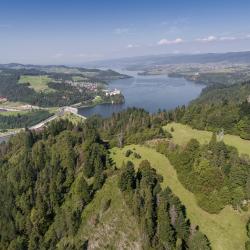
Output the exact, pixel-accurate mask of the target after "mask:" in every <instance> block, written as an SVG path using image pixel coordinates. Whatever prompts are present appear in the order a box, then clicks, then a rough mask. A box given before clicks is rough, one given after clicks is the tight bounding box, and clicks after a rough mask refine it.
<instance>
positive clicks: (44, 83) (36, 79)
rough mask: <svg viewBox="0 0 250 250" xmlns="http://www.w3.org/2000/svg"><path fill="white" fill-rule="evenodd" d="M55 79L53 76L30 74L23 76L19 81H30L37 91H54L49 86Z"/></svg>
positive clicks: (21, 82)
mask: <svg viewBox="0 0 250 250" xmlns="http://www.w3.org/2000/svg"><path fill="white" fill-rule="evenodd" d="M51 81H53V79H52V78H49V77H48V76H29V75H23V76H21V78H20V80H19V83H20V84H23V83H29V84H30V87H31V88H32V89H34V90H35V91H37V92H41V91H46V92H51V91H54V90H53V89H51V88H49V87H48V83H49V82H51Z"/></svg>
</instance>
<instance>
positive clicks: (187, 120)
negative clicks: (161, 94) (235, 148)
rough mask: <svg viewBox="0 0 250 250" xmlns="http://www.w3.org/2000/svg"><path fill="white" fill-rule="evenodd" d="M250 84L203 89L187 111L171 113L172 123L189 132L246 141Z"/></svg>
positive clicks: (249, 125) (249, 136)
mask: <svg viewBox="0 0 250 250" xmlns="http://www.w3.org/2000/svg"><path fill="white" fill-rule="evenodd" d="M249 96H250V82H245V83H242V84H235V85H232V86H224V85H216V86H213V87H207V88H205V89H204V90H203V92H202V94H201V96H200V97H199V98H197V99H196V100H195V101H193V102H192V103H191V104H190V105H189V106H188V107H187V108H185V107H182V108H178V109H176V110H175V111H174V113H175V117H174V118H175V120H176V121H178V122H181V123H184V124H189V125H191V126H192V127H193V128H196V129H202V130H210V131H219V130H224V131H225V133H229V134H234V135H239V136H240V137H241V138H243V139H247V140H249V139H250V103H249Z"/></svg>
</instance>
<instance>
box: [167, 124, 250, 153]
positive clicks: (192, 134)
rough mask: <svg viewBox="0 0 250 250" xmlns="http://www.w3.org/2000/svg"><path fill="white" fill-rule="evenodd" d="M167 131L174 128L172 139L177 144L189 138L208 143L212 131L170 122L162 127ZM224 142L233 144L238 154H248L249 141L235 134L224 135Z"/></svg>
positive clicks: (181, 143)
mask: <svg viewBox="0 0 250 250" xmlns="http://www.w3.org/2000/svg"><path fill="white" fill-rule="evenodd" d="M164 128H165V129H166V130H167V131H169V132H171V131H170V129H171V128H174V132H171V134H172V135H173V140H174V142H175V143H177V144H179V145H183V144H186V143H187V142H188V141H189V140H190V139H192V138H195V139H197V140H198V141H199V142H200V143H202V144H204V143H208V142H209V141H210V139H211V137H212V132H209V131H204V130H197V129H192V128H191V127H190V126H188V125H183V124H180V123H174V122H173V123H170V124H168V125H167V126H165V127H164ZM223 140H224V142H225V143H226V144H227V145H230V146H234V147H236V148H237V149H238V151H239V153H240V154H249V155H250V141H248V140H243V139H241V138H240V137H239V136H236V135H224V139H223Z"/></svg>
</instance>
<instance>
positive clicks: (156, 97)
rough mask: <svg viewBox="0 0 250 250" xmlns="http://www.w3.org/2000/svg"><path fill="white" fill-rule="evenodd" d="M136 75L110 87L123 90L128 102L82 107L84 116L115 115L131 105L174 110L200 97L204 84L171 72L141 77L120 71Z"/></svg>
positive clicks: (80, 111) (154, 109)
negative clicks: (177, 76)
mask: <svg viewBox="0 0 250 250" xmlns="http://www.w3.org/2000/svg"><path fill="white" fill-rule="evenodd" d="M116 71H118V72H120V73H123V74H128V75H131V76H133V78H127V79H121V80H115V81H111V82H110V83H109V89H115V88H116V89H119V90H121V91H122V94H123V95H124V97H125V103H124V104H102V105H97V106H95V107H87V108H79V111H78V113H79V114H81V115H83V116H86V117H88V116H91V115H94V114H99V115H101V116H103V117H108V116H111V115H112V113H113V112H119V111H121V110H123V109H126V108H128V107H138V108H144V109H145V110H147V111H149V112H150V113H154V112H157V111H158V110H159V109H166V110H169V109H173V108H175V107H177V106H180V105H186V104H188V103H189V102H190V101H191V100H193V99H195V98H196V97H198V96H199V94H200V93H201V91H202V89H203V88H204V87H205V86H204V85H201V84H197V83H193V82H190V81H187V80H185V79H184V78H170V77H168V76H167V75H155V76H141V75H137V72H133V71H121V70H116Z"/></svg>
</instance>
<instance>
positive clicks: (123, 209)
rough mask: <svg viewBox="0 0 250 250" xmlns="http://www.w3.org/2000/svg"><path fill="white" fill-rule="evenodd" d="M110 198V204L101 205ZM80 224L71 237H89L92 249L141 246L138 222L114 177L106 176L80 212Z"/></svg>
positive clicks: (136, 247) (77, 238) (78, 238)
mask: <svg viewBox="0 0 250 250" xmlns="http://www.w3.org/2000/svg"><path fill="white" fill-rule="evenodd" d="M108 201H110V206H109V207H108V208H107V207H106V208H105V206H106V205H105V204H106V203H107V202H108ZM82 221H83V223H82V226H81V227H80V229H79V231H78V233H77V235H76V238H75V240H76V241H78V240H79V241H82V239H84V238H85V239H89V242H88V244H89V248H91V246H92V248H93V247H94V249H141V242H140V233H139V229H138V225H137V223H136V221H135V219H134V217H133V216H132V214H131V213H130V210H129V209H128V208H127V206H126V204H125V202H124V200H123V197H122V194H121V192H120V190H119V188H118V178H117V176H113V177H110V178H109V179H108V180H107V181H106V183H105V184H104V186H103V187H102V189H101V190H99V191H98V192H97V193H96V195H95V197H94V199H93V201H92V202H91V203H90V204H88V205H87V207H86V208H85V209H84V211H83V213H82Z"/></svg>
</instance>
